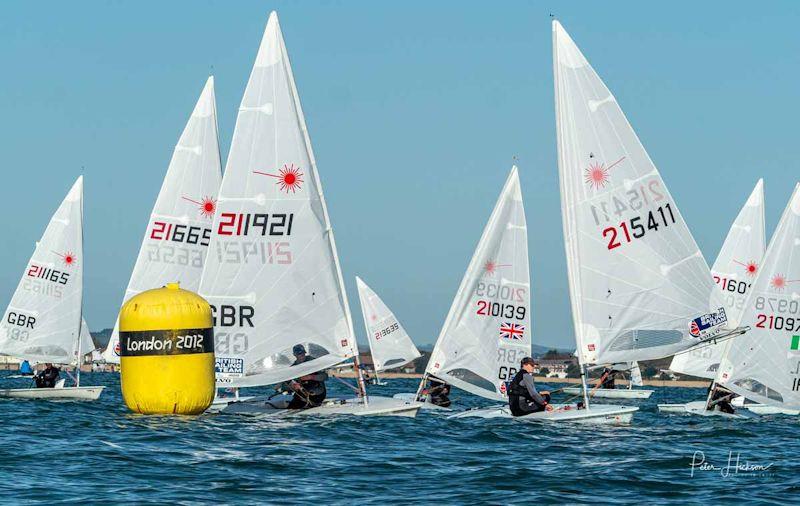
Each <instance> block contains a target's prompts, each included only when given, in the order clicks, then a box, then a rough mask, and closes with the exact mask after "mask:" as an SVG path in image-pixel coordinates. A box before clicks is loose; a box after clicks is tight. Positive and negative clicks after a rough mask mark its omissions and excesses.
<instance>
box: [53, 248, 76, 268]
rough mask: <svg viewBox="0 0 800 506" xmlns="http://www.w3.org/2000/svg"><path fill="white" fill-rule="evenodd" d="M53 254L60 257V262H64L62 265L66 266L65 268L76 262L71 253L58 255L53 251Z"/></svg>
mask: <svg viewBox="0 0 800 506" xmlns="http://www.w3.org/2000/svg"><path fill="white" fill-rule="evenodd" d="M53 253H55V254H56V255H58V256H60V257H61V260H62V261H63V262H64V265H66V266H67V267H72V266H73V265H75V264H76V263H77V262H78V259H77V258H75V254H74V253H72V252H71V251H66V252H64V253H59V252H57V251H54V252H53Z"/></svg>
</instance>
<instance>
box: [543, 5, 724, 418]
mask: <svg viewBox="0 0 800 506" xmlns="http://www.w3.org/2000/svg"><path fill="white" fill-rule="evenodd" d="M553 60H554V74H555V97H556V124H557V132H558V155H559V156H558V159H559V174H560V180H561V199H562V200H561V202H562V218H563V225H564V243H565V248H566V253H567V268H568V269H567V270H568V277H569V287H570V300H571V303H572V317H573V322H574V327H575V339H576V343H577V350H578V359H579V363H580V365H581V368H582V379H583V395H584V401H585V403H586V405H587V411H591V410H592V409H594V408H593V406H592V405H591V404H590V402H589V396H588V391H587V388H586V372H587V370H588V369H589V368H590V367H592V368H595V367H605V366H606V365H607V364H614V363H620V362H632V361H642V360H653V359H657V358H662V357H665V356H670V355H674V354H675V353H678V352H680V351H683V350H687V349H689V348H691V347H692V346H695V345H697V344H700V343H702V342H707V341H709V340H712V339H723V338H726V337H729V336H731V335H733V334H735V333H737V332H740V330H732V327H731V326H730V325H729V324H730V322H729V321H728V318H727V313H726V310H725V307H724V303H723V300H722V294H721V292H720V291H719V290H718V289H717V288H716V286H715V284H714V282H713V280H712V278H711V275H710V270H709V268H708V265H707V264H706V261H705V259H704V258H703V255H702V253H701V252H700V250H699V248H698V247H697V244H696V243H695V241H694V238H693V237H692V234H691V232H690V231H689V228H688V227H687V225H686V223H685V222H684V220H683V217H682V216H681V214H680V212H679V210H678V208H677V206H676V204H675V202H674V200H673V199H672V196H671V195H670V193H669V191H668V190H667V187H666V185H665V184H664V181H663V180H662V178H661V175H660V174H659V172H658V169H657V168H656V167H655V165H654V164H653V162H652V160H651V159H650V157H649V156H648V154H647V152H646V151H645V149H644V147H643V146H642V144H641V143H640V141H639V139H638V138H637V136H636V134H635V132H634V131H633V129H632V127H631V126H630V124H629V123H628V120H627V119H626V117H625V115H624V113H623V112H622V109H621V108H620V106H619V104H618V103H617V101H616V99H615V98H614V96H613V95H612V94H611V92H610V91H609V90H608V88H607V87H606V85H605V84H604V83H603V81H602V80H601V79H600V77H599V76H598V75H597V73H596V72H595V71H594V69H593V68H592V67H591V65H590V64H589V62H588V61H587V60H586V58H585V57H584V55H583V54H582V53H581V51H580V50H579V49H578V47H577V46H576V45H575V43H574V42H573V40H572V39H571V38H570V36H569V34H567V32H566V30H564V28H563V27H562V26H561V24H560V23H559V22H558V21H557V20H554V21H553Z"/></svg>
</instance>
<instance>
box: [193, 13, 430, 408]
mask: <svg viewBox="0 0 800 506" xmlns="http://www.w3.org/2000/svg"><path fill="white" fill-rule="evenodd" d="M217 204H218V210H217V213H216V214H215V216H214V222H213V227H212V235H211V245H210V249H209V254H208V257H207V258H206V265H205V268H204V270H203V276H202V279H201V281H200V292H199V293H200V294H201V295H202V296H203V297H205V298H206V300H208V301H209V302H210V303H211V304H212V307H213V308H214V311H215V314H216V319H215V322H214V325H215V327H214V334H215V353H216V371H217V385H218V386H219V387H222V388H240V387H257V386H265V385H274V384H280V383H282V382H285V381H287V380H290V379H292V378H296V377H300V376H304V375H308V374H312V373H316V372H319V371H323V370H325V369H328V368H330V367H332V366H335V365H337V364H340V363H342V362H345V361H347V360H353V361H354V363H355V366H356V370H357V376H358V387H357V388H355V389H354V390H355V391H356V393H357V397H356V398H349V399H330V400H327V401H326V402H325V403H324V404H323V405H322V406H320V407H316V408H311V409H306V410H302V411H301V413H302V414H303V415H318V414H339V413H343V414H355V415H398V416H415V415H416V412H417V410H418V409H419V404H418V403H415V402H404V401H399V400H395V399H387V398H381V397H369V398H368V397H367V396H366V391H365V387H364V382H363V377H362V376H361V375H360V369H358V352H357V345H356V340H355V334H354V333H353V323H352V318H351V316H350V308H349V305H348V302H347V294H346V292H345V287H344V282H343V279H342V274H341V268H340V266H339V258H338V255H337V252H336V243H335V241H334V236H333V229H332V227H331V223H330V219H329V217H328V211H327V207H326V205H325V199H324V197H323V194H322V186H321V184H320V180H319V176H318V172H317V167H316V162H315V160H314V155H313V151H312V149H311V141H310V138H309V136H308V130H307V128H306V124H305V119H304V117H303V112H302V109H301V106H300V98H299V96H298V93H297V88H296V86H295V83H294V77H293V75H292V69H291V65H290V63H289V57H288V54H287V51H286V46H285V44H284V41H283V36H282V34H281V29H280V25H279V23H278V16H277V14H276V13H275V12H272V13H271V14H270V16H269V21H268V22H267V27H266V30H265V32H264V37H263V39H262V41H261V45H260V47H259V50H258V55H257V56H256V60H255V64H254V66H253V70H252V73H251V74H250V79H249V81H248V83H247V87H246V89H245V92H244V97H243V98H242V103H241V106H240V107H239V114H238V117H237V120H236V128H235V130H234V133H233V139H232V142H231V151H230V155H229V156H228V161H227V166H226V170H225V176H224V178H223V180H222V185H221V187H220V192H219V200H218V202H217ZM298 344H300V345H303V347H304V348H305V350H307V353H308V356H310V357H313V359H312V360H309V361H307V362H304V363H302V364H298V365H296V366H293V362H294V357H293V354H292V349H293V347H294V346H296V345H298ZM285 401H286V396H284V395H278V396H273V397H271V398H254V399H247V400H242V399H238V400H237V399H236V398H233V399H225V398H217V400H216V401H215V404H214V405H213V406H212V408H213V409H214V410H222V411H225V412H229V413H256V414H272V413H281V412H286V410H285V409H282V408H283V407H285V405H286V402H285ZM293 411H297V410H293Z"/></svg>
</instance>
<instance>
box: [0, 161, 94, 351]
mask: <svg viewBox="0 0 800 506" xmlns="http://www.w3.org/2000/svg"><path fill="white" fill-rule="evenodd" d="M82 209H83V176H81V177H78V179H77V180H76V181H75V184H73V185H72V188H71V189H70V191H69V193H68V194H67V196H66V197H65V198H64V200H63V201H62V202H61V205H60V206H59V207H58V209H57V210H56V212H55V213H54V214H53V217H52V218H51V219H50V222H49V223H48V225H47V228H46V229H45V231H44V234H43V235H42V238H41V240H39V241H38V242H37V243H36V249H35V250H34V252H33V254H32V255H31V258H30V260H28V263H27V264H26V267H25V271H24V274H23V275H22V278H21V279H20V282H19V284H18V285H17V289H16V291H15V292H14V295H13V297H12V298H11V302H10V303H9V305H8V308H6V311H5V314H4V315H3V320H2V322H0V327H2V329H3V332H0V354H4V355H11V356H14V357H18V358H21V359H26V360H28V361H30V362H52V363H57V364H65V365H70V364H72V362H73V360H74V357H75V344H76V340H77V339H79V336H80V326H81V301H82V298H83V262H84V257H83V224H82Z"/></svg>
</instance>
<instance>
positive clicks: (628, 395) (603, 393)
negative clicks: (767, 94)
mask: <svg viewBox="0 0 800 506" xmlns="http://www.w3.org/2000/svg"><path fill="white" fill-rule="evenodd" d="M609 369H611V370H614V371H617V372H621V373H623V374H627V375H628V386H627V387H625V388H620V387H617V388H597V387H595V388H594V389H592V390H591V391H590V396H591V397H597V398H603V399H649V398H650V396H651V395H652V394H653V390H648V389H645V388H633V387H641V386H643V385H644V382H643V381H642V371H641V369H639V363H638V362H636V361H633V362H627V363H624V364H613V365H611V366H609ZM563 392H564V393H566V394H570V395H581V394H582V393H583V388H582V387H566V388H564V389H563Z"/></svg>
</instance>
